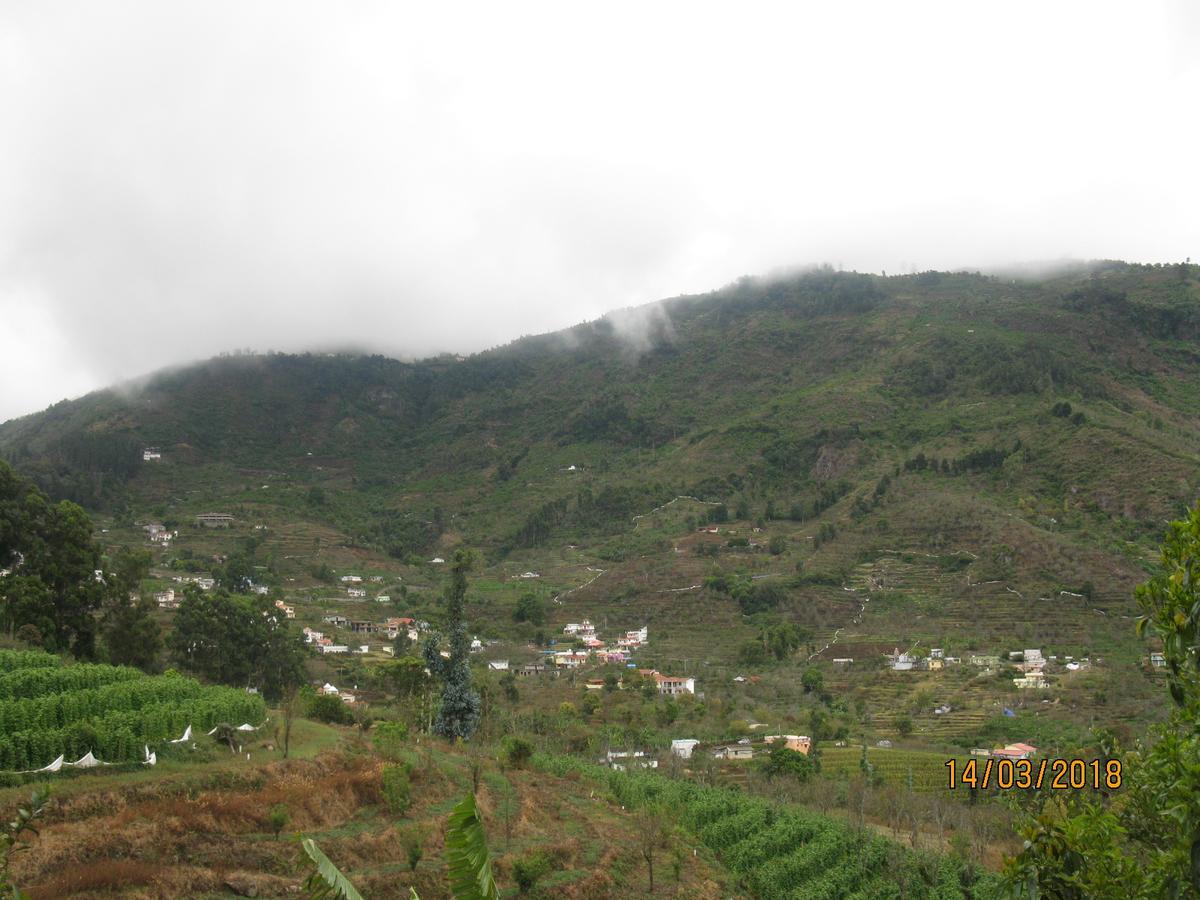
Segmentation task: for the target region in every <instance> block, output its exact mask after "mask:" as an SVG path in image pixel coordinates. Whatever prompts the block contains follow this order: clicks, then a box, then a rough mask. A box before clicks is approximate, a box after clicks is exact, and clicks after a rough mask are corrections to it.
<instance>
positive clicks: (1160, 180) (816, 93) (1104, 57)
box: [0, 0, 1200, 419]
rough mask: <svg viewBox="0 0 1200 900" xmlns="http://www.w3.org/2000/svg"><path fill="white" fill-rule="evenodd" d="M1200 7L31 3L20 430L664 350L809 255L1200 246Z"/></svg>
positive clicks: (983, 254) (21, 170) (979, 259)
mask: <svg viewBox="0 0 1200 900" xmlns="http://www.w3.org/2000/svg"><path fill="white" fill-rule="evenodd" d="M1033 16H1036V18H1037V20H1038V22H1039V27H1038V28H1037V29H1036V30H1032V31H1031V30H1030V29H1029V28H1028V26H1027V23H1028V21H1030V19H1031V17H1033ZM1194 18H1195V17H1194V15H1193V13H1191V12H1189V8H1188V7H1187V6H1186V5H1180V4H1179V3H1173V4H1169V5H1167V6H1164V7H1157V6H1154V5H1149V6H1145V7H1138V8H1136V9H1134V8H1129V7H1126V8H1121V7H1119V6H1105V5H1100V6H1097V5H1095V4H1092V3H1083V2H1067V3H1063V4H1055V5H1053V6H1051V7H1046V6H1045V5H1044V4H1037V5H1035V4H1033V3H1028V4H1021V3H1018V4H1017V5H1016V6H1015V7H1014V6H1010V7H1006V10H1005V13H1004V15H1001V16H997V15H996V14H995V13H994V11H991V10H985V9H983V8H979V9H976V8H974V7H971V6H969V5H963V4H960V3H951V2H945V3H942V2H934V3H931V4H928V5H926V6H922V7H920V8H917V9H914V8H912V7H904V6H897V5H894V4H858V3H851V4H842V5H826V6H825V7H804V6H796V5H791V6H788V5H763V6H754V5H752V6H751V7H750V8H746V9H744V10H739V13H738V15H736V16H730V15H729V14H728V11H727V10H725V9H723V8H718V7H712V8H709V7H705V6H703V5H701V6H697V5H695V4H686V5H685V4H677V5H673V4H666V5H662V6H656V7H654V8H653V9H647V8H646V7H645V6H644V5H634V4H622V3H617V4H616V5H615V6H611V7H608V8H606V14H605V15H604V16H602V17H597V16H594V15H592V14H591V13H590V12H588V11H586V10H583V9H582V8H572V7H567V6H564V5H562V4H553V3H548V2H547V3H522V4H518V5H516V6H515V7H509V6H506V7H504V8H499V7H495V6H494V5H484V4H480V5H477V6H474V7H470V6H469V7H467V8H465V9H457V8H450V7H446V6H444V5H442V6H438V5H428V4H427V5H426V6H425V7H424V8H418V7H412V6H407V7H404V6H398V5H394V4H383V3H370V2H368V3H363V4H355V5H353V6H352V7H348V8H335V7H332V6H321V5H303V4H292V3H288V4H284V3H282V2H279V3H270V2H267V3H262V4H240V3H234V2H226V0H214V2H211V3H206V4H202V5H197V6H190V7H183V8H181V7H179V6H177V5H166V4H160V3H154V2H151V0H117V2H114V3H106V4H103V5H100V4H92V3H84V2H53V0H52V2H47V3H39V4H9V5H7V6H6V7H4V8H3V9H2V10H0V117H3V121H4V122H5V123H6V126H7V128H6V137H5V140H4V141H3V142H0V321H3V322H4V324H5V327H4V328H2V329H0V387H2V389H0V419H4V418H7V417H9V416H13V415H17V414H21V413H26V412H31V411H33V410H36V409H38V408H40V407H42V406H44V405H46V404H47V403H50V402H53V401H55V400H58V399H60V398H62V397H64V396H69V395H75V394H78V393H80V392H82V391H84V390H87V389H89V388H92V387H99V386H102V385H105V384H108V383H111V382H113V381H117V380H120V379H125V378H130V377H132V376H135V375H138V374H140V373H144V372H148V371H152V370H154V369H156V368H158V367H161V366H165V365H169V364H173V363H180V362H184V361H188V360H194V359H203V358H206V357H208V356H212V355H215V354H217V353H220V352H222V351H227V350H231V349H235V348H245V347H249V348H254V349H256V350H260V351H265V350H269V349H274V350H288V351H296V350H306V349H325V348H347V347H354V348H361V349H363V350H367V351H372V352H381V353H387V354H390V355H395V356H400V357H404V358H412V357H417V356H423V355H426V354H431V353H437V352H441V351H453V352H463V353H466V352H472V351H475V350H479V349H483V348H486V347H489V346H495V345H498V344H503V343H505V342H507V341H510V340H512V339H514V338H516V337H518V336H520V335H522V334H535V333H541V332H546V331H549V330H554V329H559V328H565V327H568V326H570V325H573V324H575V323H577V322H581V321H585V320H595V319H597V318H599V317H602V316H604V315H605V314H606V313H608V312H609V311H610V310H614V309H615V310H621V312H618V313H614V314H612V315H611V316H610V317H609V321H610V322H611V323H612V325H613V327H614V329H615V330H616V332H617V333H619V334H621V335H622V336H623V337H624V338H625V340H626V341H627V342H628V345H629V346H630V347H631V348H632V349H634V350H637V349H638V348H644V347H646V346H649V345H650V344H652V343H653V342H654V341H656V340H660V339H669V338H670V327H669V322H666V321H665V320H660V319H658V318H656V317H658V316H660V315H661V312H656V311H653V308H651V309H650V310H648V311H640V312H639V311H637V310H639V309H642V308H643V305H644V304H646V303H648V302H650V301H653V300H656V299H659V298H663V297H669V296H673V295H676V294H680V293H689V292H703V291H707V290H710V289H712V288H714V287H717V286H720V285H722V284H727V283H729V282H730V281H731V280H733V279H734V278H736V277H738V276H739V275H742V274H744V273H762V272H767V271H771V270H774V269H776V268H777V267H781V266H787V265H792V264H803V263H810V262H829V263H831V264H834V265H835V266H843V267H846V268H854V269H858V270H860V271H881V270H886V271H888V272H905V271H910V270H923V269H931V268H963V267H966V268H971V269H976V268H983V267H987V266H992V265H996V264H998V263H1003V262H1007V261H1011V260H1022V259H1046V258H1059V257H1071V258H1106V257H1117V258H1125V259H1133V260H1146V261H1175V260H1178V259H1182V258H1184V257H1185V256H1193V257H1197V256H1200V252H1198V248H1200V220H1198V219H1197V217H1196V216H1195V215H1194V204H1192V203H1188V202H1182V200H1183V199H1184V198H1182V197H1181V194H1180V191H1181V189H1182V188H1181V185H1186V184H1188V183H1190V182H1189V181H1188V179H1189V178H1190V172H1191V167H1192V165H1193V163H1192V160H1191V155H1192V154H1193V152H1194V151H1193V148H1194V147H1195V146H1196V145H1197V143H1198V141H1197V138H1198V137H1200V134H1198V130H1200V125H1198V124H1197V120H1196V117H1195V116H1190V115H1188V114H1187V113H1186V110H1188V109H1190V108H1191V106H1192V105H1193V102H1194V98H1195V96H1197V95H1198V94H1200V67H1197V66H1194V65H1185V64H1183V63H1182V62H1180V61H1181V60H1186V59H1187V58H1188V56H1187V53H1186V52H1184V51H1183V50H1181V49H1180V41H1183V42H1184V44H1185V45H1186V46H1191V44H1189V43H1188V42H1189V41H1191V38H1189V37H1187V36H1188V35H1189V34H1192V33H1193V31H1194V29H1193V30H1188V29H1191V24H1194ZM1179 23H1183V24H1184V25H1187V28H1178V27H1175V26H1176V25H1178V24H1179ZM1188 23H1191V24H1188ZM964 35H972V38H971V39H970V40H965V39H964V37H963V36H964ZM1113 46H1120V47H1121V48H1122V53H1121V55H1120V58H1119V59H1117V58H1115V57H1114V56H1113V54H1112V50H1111V48H1112V47H1113ZM1014 60H1019V61H1020V64H1019V65H1016V64H1014ZM1114 110H1121V111H1125V112H1123V113H1122V115H1128V116H1129V117H1130V118H1129V121H1128V124H1127V125H1123V126H1120V127H1115V126H1113V125H1112V124H1111V123H1112V122H1113V118H1112V117H1113V115H1114ZM1146 122H1153V123H1154V127H1153V140H1148V139H1147V138H1146V134H1147V131H1146V129H1145V128H1144V127H1141V126H1140V125H1139V124H1138V123H1143V124H1144V123H1146ZM630 308H632V309H633V310H634V312H629V310H630Z"/></svg>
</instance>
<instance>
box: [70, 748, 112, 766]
mask: <svg viewBox="0 0 1200 900" xmlns="http://www.w3.org/2000/svg"><path fill="white" fill-rule="evenodd" d="M66 765H68V766H74V767H75V768H77V769H91V768H93V767H95V766H103V765H107V763H102V762H100V760H98V759H96V757H95V756H93V755H92V751H91V750H89V751H88V752H87V753H85V754H84V755H83V756H81V757H79V759H77V760H75V762H73V763H66Z"/></svg>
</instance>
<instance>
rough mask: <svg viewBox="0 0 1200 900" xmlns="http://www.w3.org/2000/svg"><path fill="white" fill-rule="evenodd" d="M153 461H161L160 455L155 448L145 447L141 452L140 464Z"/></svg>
mask: <svg viewBox="0 0 1200 900" xmlns="http://www.w3.org/2000/svg"><path fill="white" fill-rule="evenodd" d="M154 459H162V453H161V452H159V450H158V448H157V447H147V448H146V449H145V450H143V451H142V462H150V461H151V460H154Z"/></svg>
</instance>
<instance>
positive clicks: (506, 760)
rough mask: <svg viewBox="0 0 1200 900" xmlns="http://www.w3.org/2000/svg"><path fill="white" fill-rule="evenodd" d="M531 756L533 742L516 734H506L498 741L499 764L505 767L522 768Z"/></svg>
mask: <svg viewBox="0 0 1200 900" xmlns="http://www.w3.org/2000/svg"><path fill="white" fill-rule="evenodd" d="M531 756H533V744H531V743H530V742H529V741H527V740H526V739H525V738H522V737H517V736H516V735H511V734H510V735H506V736H505V737H504V738H503V739H502V740H501V741H500V764H501V765H502V766H504V767H505V768H512V769H523V768H524V767H525V766H526V764H527V763H528V762H529V759H530V757H531Z"/></svg>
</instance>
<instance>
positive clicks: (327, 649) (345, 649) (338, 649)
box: [321, 644, 350, 653]
mask: <svg viewBox="0 0 1200 900" xmlns="http://www.w3.org/2000/svg"><path fill="white" fill-rule="evenodd" d="M321 652H322V653H349V652H350V647H349V646H348V645H346V644H322V645H321Z"/></svg>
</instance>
